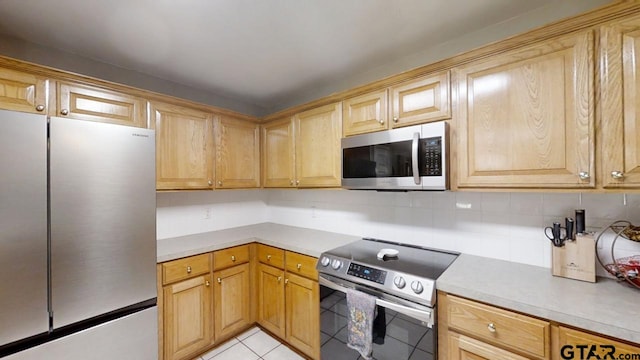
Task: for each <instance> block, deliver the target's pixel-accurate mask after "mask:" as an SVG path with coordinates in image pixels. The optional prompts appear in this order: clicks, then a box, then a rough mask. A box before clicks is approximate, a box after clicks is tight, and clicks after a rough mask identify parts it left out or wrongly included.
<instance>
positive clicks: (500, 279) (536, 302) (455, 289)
mask: <svg viewBox="0 0 640 360" xmlns="http://www.w3.org/2000/svg"><path fill="white" fill-rule="evenodd" d="M436 287H437V289H438V290H441V291H445V292H447V293H450V294H454V295H460V296H463V297H467V298H470V299H474V300H478V301H482V302H486V303H489V304H493V305H496V306H500V307H504V308H507V309H512V310H515V311H519V312H523V313H526V314H531V315H533V316H537V317H541V318H545V319H548V320H552V321H556V322H558V323H563V324H566V325H571V326H574V327H578V328H582V329H586V330H590V331H593V332H596V333H600V334H604V335H609V336H612V337H616V338H619V339H623V340H627V341H631V342H635V343H640V289H636V288H632V287H631V286H629V285H627V284H619V283H617V281H615V280H613V279H606V278H598V279H597V282H596V283H595V284H594V283H588V282H584V281H578V280H571V279H565V278H561V277H555V276H552V275H551V269H547V268H542V267H538V266H531V265H525V264H519V263H514V262H509V261H504V260H496V259H489V258H484V257H479V256H472V255H465V254H462V255H460V256H459V257H458V259H457V260H456V261H454V263H453V264H452V265H451V266H450V267H449V268H448V269H447V270H446V271H445V272H444V274H442V275H441V276H440V278H438V281H437V282H436Z"/></svg>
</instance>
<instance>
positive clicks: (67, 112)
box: [60, 109, 69, 115]
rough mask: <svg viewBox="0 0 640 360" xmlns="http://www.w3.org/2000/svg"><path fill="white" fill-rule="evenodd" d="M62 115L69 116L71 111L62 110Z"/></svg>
mask: <svg viewBox="0 0 640 360" xmlns="http://www.w3.org/2000/svg"><path fill="white" fill-rule="evenodd" d="M60 114H62V115H69V110H67V109H62V110H60Z"/></svg>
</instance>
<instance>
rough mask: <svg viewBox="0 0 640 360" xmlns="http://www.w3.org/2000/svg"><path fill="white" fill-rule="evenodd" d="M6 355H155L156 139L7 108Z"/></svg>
mask: <svg viewBox="0 0 640 360" xmlns="http://www.w3.org/2000/svg"><path fill="white" fill-rule="evenodd" d="M0 169H2V171H0V293H1V294H2V295H1V296H0V357H5V356H6V359H10V360H18V359H32V358H47V359H58V358H60V359H63V358H64V359H71V360H74V359H88V358H91V359H136V360H146V359H157V307H156V296H157V295H156V273H155V266H156V239H155V134H154V132H153V131H152V130H147V129H139V128H133V127H126V126H120V125H112V124H105V123H97V122H90V121H80V120H73V119H66V118H56V117H51V118H47V117H46V116H44V115H37V114H26V113H19V112H10V111H4V110H0Z"/></svg>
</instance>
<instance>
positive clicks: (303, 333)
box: [285, 273, 320, 359]
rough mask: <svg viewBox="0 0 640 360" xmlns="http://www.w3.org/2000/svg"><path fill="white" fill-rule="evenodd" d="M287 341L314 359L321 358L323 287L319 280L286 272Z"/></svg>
mask: <svg viewBox="0 0 640 360" xmlns="http://www.w3.org/2000/svg"><path fill="white" fill-rule="evenodd" d="M285 276H286V278H285V294H286V296H285V302H286V306H285V308H286V340H287V342H288V343H289V344H291V345H293V346H295V347H296V348H298V349H299V350H300V351H302V352H304V353H305V354H307V355H309V356H310V357H311V358H313V359H320V287H319V285H318V282H317V281H313V280H310V279H306V278H303V277H302V276H298V275H294V274H290V273H287V274H286V275H285Z"/></svg>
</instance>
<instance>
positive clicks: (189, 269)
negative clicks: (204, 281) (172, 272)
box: [187, 266, 191, 274]
mask: <svg viewBox="0 0 640 360" xmlns="http://www.w3.org/2000/svg"><path fill="white" fill-rule="evenodd" d="M187 274H191V266H187Z"/></svg>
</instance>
